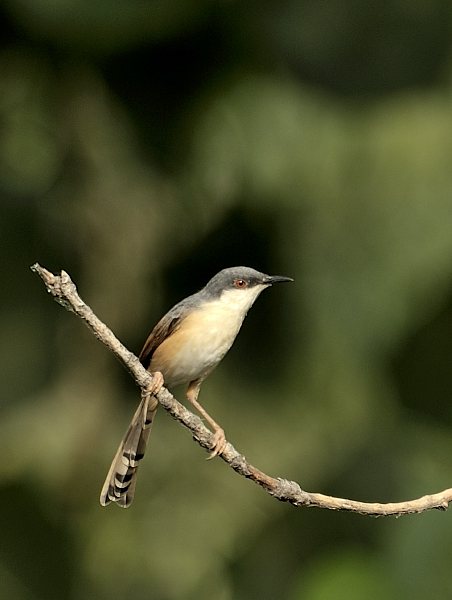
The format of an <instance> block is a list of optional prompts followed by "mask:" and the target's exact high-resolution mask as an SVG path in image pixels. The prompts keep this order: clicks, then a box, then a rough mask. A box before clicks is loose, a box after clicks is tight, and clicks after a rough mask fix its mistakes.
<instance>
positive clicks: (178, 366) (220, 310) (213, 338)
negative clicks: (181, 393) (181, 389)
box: [150, 300, 245, 387]
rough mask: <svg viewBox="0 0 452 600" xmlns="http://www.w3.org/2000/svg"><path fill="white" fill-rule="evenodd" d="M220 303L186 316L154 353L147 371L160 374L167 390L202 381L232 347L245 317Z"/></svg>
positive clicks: (211, 304)
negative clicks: (179, 385)
mask: <svg viewBox="0 0 452 600" xmlns="http://www.w3.org/2000/svg"><path fill="white" fill-rule="evenodd" d="M240 308H241V307H236V308H234V307H231V305H230V304H225V303H224V302H222V301H221V300H218V301H217V302H211V303H209V304H208V305H207V306H206V307H204V308H203V309H201V310H196V311H194V312H192V313H191V314H189V315H188V316H187V317H186V318H185V319H184V322H183V324H182V325H181V327H180V328H179V329H178V330H177V331H175V332H174V333H173V334H172V335H170V336H169V337H168V338H167V339H166V340H165V341H164V342H162V343H161V344H160V346H159V347H158V348H157V349H156V351H155V352H154V355H153V357H152V360H151V364H150V371H161V372H162V374H163V377H164V379H165V382H166V384H167V385H168V386H170V387H171V386H173V385H178V384H180V383H188V382H190V381H194V380H195V379H198V378H201V379H204V378H205V377H207V375H208V374H209V373H210V372H211V371H212V370H213V369H214V368H215V367H216V365H217V364H218V363H219V362H220V361H221V359H222V358H223V357H224V355H225V354H226V352H227V351H228V350H229V348H230V347H231V346H232V344H233V342H234V340H235V338H236V336H237V333H238V332H239V330H240V327H241V325H242V322H243V319H244V317H245V314H244V313H243V310H240Z"/></svg>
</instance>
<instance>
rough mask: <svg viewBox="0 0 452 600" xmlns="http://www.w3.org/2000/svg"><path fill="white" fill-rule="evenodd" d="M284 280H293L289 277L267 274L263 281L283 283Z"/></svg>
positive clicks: (270, 283)
mask: <svg viewBox="0 0 452 600" xmlns="http://www.w3.org/2000/svg"><path fill="white" fill-rule="evenodd" d="M285 281H293V279H292V278H291V277H281V276H280V275H268V276H267V277H266V278H265V280H264V282H265V283H267V284H269V285H273V284H274V283H284V282H285Z"/></svg>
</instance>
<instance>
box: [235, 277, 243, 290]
mask: <svg viewBox="0 0 452 600" xmlns="http://www.w3.org/2000/svg"><path fill="white" fill-rule="evenodd" d="M234 283H235V287H238V288H244V287H246V281H245V280H244V279H236V280H235V281H234Z"/></svg>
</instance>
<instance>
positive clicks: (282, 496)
mask: <svg viewBox="0 0 452 600" xmlns="http://www.w3.org/2000/svg"><path fill="white" fill-rule="evenodd" d="M31 270H32V271H34V272H35V273H37V274H38V275H39V276H40V277H41V279H42V280H43V281H44V283H45V285H46V288H47V291H48V292H49V293H50V294H52V296H54V298H55V300H56V301H57V302H59V303H60V304H61V305H62V306H64V307H65V308H66V310H69V311H71V312H73V313H75V314H76V315H77V316H79V317H80V318H81V319H82V320H83V321H84V322H85V323H86V325H88V327H89V328H90V329H91V331H92V332H93V334H94V335H95V337H97V339H98V340H100V341H101V342H102V343H103V344H105V346H107V348H109V349H110V350H111V351H112V352H113V353H114V354H115V355H116V356H117V357H118V358H119V359H120V360H121V361H122V362H123V363H124V365H125V367H126V368H127V369H128V370H129V371H130V373H131V374H132V376H133V378H134V379H135V381H136V383H137V384H138V386H139V387H140V388H141V390H142V393H146V390H149V388H150V385H151V382H152V375H151V374H150V373H148V371H146V369H144V367H143V366H142V365H141V363H140V361H139V360H138V358H137V357H136V356H135V355H134V354H132V352H130V351H129V350H127V348H126V347H125V346H123V344H121V342H120V341H119V340H118V339H117V338H116V337H115V335H114V334H113V332H112V331H111V330H110V329H109V328H108V327H107V326H106V325H105V324H104V323H102V321H100V319H98V318H97V317H96V315H95V314H94V313H93V311H92V310H91V309H90V308H89V306H87V305H86V304H85V303H84V302H83V300H82V299H81V298H80V296H79V295H78V293H77V288H76V287H75V285H74V283H73V282H72V280H71V278H70V277H69V275H68V274H67V273H66V272H65V271H61V274H60V275H53V274H52V273H50V272H49V271H47V270H46V269H44V268H43V267H41V266H40V265H39V264H38V263H36V264H34V265H33V266H32V267H31ZM156 397H157V399H158V401H159V403H160V404H161V405H162V406H163V408H164V409H165V410H166V411H167V412H169V414H170V415H171V416H172V417H173V418H174V419H176V420H177V421H179V422H180V423H182V424H183V425H184V426H185V427H187V429H189V430H190V431H191V432H192V434H193V437H194V439H195V440H196V441H197V442H198V443H199V444H200V446H202V447H203V448H205V449H207V450H210V449H211V448H212V445H213V443H214V435H213V433H211V432H210V431H209V430H208V429H207V428H206V427H205V426H204V424H203V422H202V421H201V419H200V418H199V417H198V416H196V415H194V414H193V413H191V412H190V411H189V410H188V409H187V408H185V406H183V405H182V404H180V402H178V401H177V400H176V399H175V398H174V396H172V395H171V394H170V393H169V391H168V390H167V389H166V388H164V387H163V388H162V389H161V390H160V391H159V392H158V393H157V394H156ZM221 458H222V459H223V460H224V461H225V462H226V463H227V464H228V465H229V466H230V467H231V468H232V469H234V471H236V472H237V473H239V474H240V475H242V476H244V477H246V478H248V479H251V480H252V481H254V482H255V483H257V484H259V485H260V486H262V487H263V488H264V489H265V490H267V492H268V493H269V494H270V495H271V496H273V497H274V498H277V499H278V500H281V501H284V502H290V503H291V504H293V505H294V506H317V507H319V508H328V509H330V510H342V511H349V512H355V513H359V514H362V515H372V516H388V515H396V516H401V515H406V514H410V513H421V512H424V511H426V510H431V509H438V510H446V509H447V508H448V505H449V502H451V501H452V488H449V489H447V490H444V491H442V492H439V493H437V494H431V495H428V496H423V497H422V498H418V499H416V500H410V501H407V502H396V503H393V502H390V503H386V504H380V503H376V502H358V501H356V500H347V499H345V498H335V497H333V496H325V495H323V494H317V493H311V492H305V491H304V490H302V489H301V487H300V486H299V485H298V483H296V482H294V481H288V480H286V479H281V478H279V477H278V478H274V477H270V476H269V475H266V474H265V473H263V472H262V471H260V470H259V469H257V468H256V467H253V465H251V464H250V463H249V462H248V461H247V460H246V459H245V457H244V456H243V455H242V454H240V453H239V452H237V450H236V449H235V448H234V446H233V445H232V444H230V443H229V442H228V443H227V445H226V449H225V451H224V452H223V453H222V455H221Z"/></svg>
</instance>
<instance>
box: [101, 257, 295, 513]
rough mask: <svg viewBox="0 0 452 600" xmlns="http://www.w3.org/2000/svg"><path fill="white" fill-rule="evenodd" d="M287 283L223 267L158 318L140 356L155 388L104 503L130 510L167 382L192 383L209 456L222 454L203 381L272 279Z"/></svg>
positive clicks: (119, 455) (221, 437)
mask: <svg viewBox="0 0 452 600" xmlns="http://www.w3.org/2000/svg"><path fill="white" fill-rule="evenodd" d="M289 281H293V279H291V278H290V277H282V276H279V275H266V274H265V273H261V272H259V271H256V270H255V269H252V268H250V267H230V268H227V269H223V270H221V271H220V272H219V273H217V274H216V275H215V276H214V277H212V279H210V281H209V282H208V283H207V285H206V286H205V287H204V288H202V289H201V290H200V291H199V292H197V293H195V294H193V295H192V296H188V297H187V298H185V299H184V300H181V301H180V302H179V303H177V304H176V305H175V306H173V307H172V308H171V309H170V310H169V311H168V312H167V313H166V314H165V315H164V316H163V317H162V318H161V319H160V321H159V322H158V323H157V325H156V326H155V327H154V329H153V330H152V332H151V333H150V335H149V337H148V338H147V340H146V342H145V344H144V346H143V348H142V350H141V352H140V354H139V357H138V358H139V360H140V361H141V363H142V365H143V366H144V367H145V368H146V369H147V370H148V371H149V372H150V373H152V374H153V376H154V377H153V383H152V388H151V389H150V390H148V393H147V394H143V396H142V400H141V402H140V404H139V406H138V408H137V410H136V412H135V414H134V416H133V419H132V421H131V423H130V425H129V427H128V429H127V432H126V434H125V436H124V438H123V440H122V441H121V444H120V445H119V448H118V450H117V452H116V455H115V457H114V459H113V462H112V463H111V466H110V470H109V471H108V474H107V477H106V479H105V483H104V485H103V487H102V491H101V495H100V503H101V505H102V506H106V505H107V504H110V502H115V503H116V504H118V506H120V507H122V508H127V507H128V506H130V504H131V503H132V500H133V498H134V494H135V486H136V478H137V469H138V466H139V464H140V461H141V460H142V458H143V456H144V454H145V450H146V446H147V442H148V439H149V434H150V431H151V426H152V423H153V421H154V417H155V413H156V411H157V407H158V401H157V398H156V397H155V394H157V393H158V391H159V390H160V388H161V387H162V385H163V384H165V386H166V387H169V388H171V387H173V386H176V385H180V384H188V387H187V391H186V396H187V399H188V400H189V402H190V403H191V404H192V405H193V406H194V407H195V408H196V409H197V411H198V412H199V413H200V414H201V415H202V416H203V417H204V418H205V419H206V421H207V422H208V423H209V425H210V426H211V427H212V429H213V432H214V442H213V446H212V451H211V455H210V457H209V458H213V457H214V456H217V455H221V454H222V452H223V451H224V449H225V447H226V444H227V442H226V437H225V433H224V430H223V429H222V428H221V427H220V426H219V425H218V423H217V422H216V421H215V420H214V419H213V418H212V417H211V416H210V415H209V414H208V412H207V411H206V410H205V409H204V408H203V407H202V406H201V404H199V402H198V395H199V390H200V387H201V384H202V382H203V381H204V380H205V379H206V377H207V376H208V375H210V373H211V372H212V371H213V370H214V369H215V367H216V366H217V365H218V363H219V362H220V361H221V360H222V359H223V358H224V356H225V354H226V353H227V352H228V350H229V349H230V347H231V346H232V344H233V342H234V340H235V338H236V337H237V334H238V333H239V330H240V328H241V326H242V323H243V320H244V318H245V317H246V315H247V313H248V310H249V309H250V308H251V306H252V305H253V304H254V302H255V301H256V299H257V298H258V296H259V294H260V293H261V292H262V291H263V290H264V289H266V288H267V287H270V286H271V285H273V284H274V283H282V282H289Z"/></svg>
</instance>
